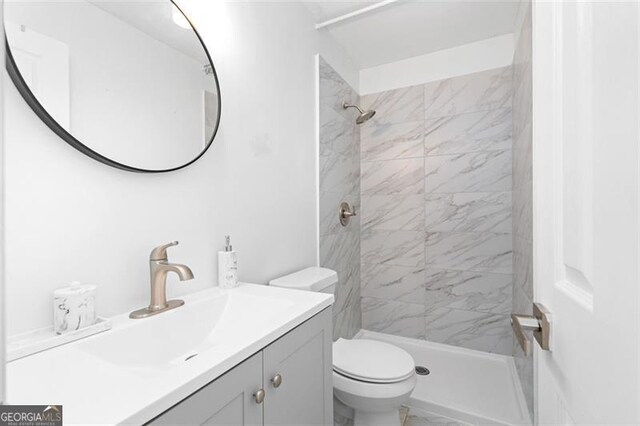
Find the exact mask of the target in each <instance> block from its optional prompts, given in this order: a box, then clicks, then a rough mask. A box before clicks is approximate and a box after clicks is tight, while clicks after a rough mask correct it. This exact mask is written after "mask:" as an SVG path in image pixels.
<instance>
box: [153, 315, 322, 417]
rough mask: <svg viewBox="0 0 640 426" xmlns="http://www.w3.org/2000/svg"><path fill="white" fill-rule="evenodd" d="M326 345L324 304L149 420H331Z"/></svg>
mask: <svg viewBox="0 0 640 426" xmlns="http://www.w3.org/2000/svg"><path fill="white" fill-rule="evenodd" d="M331 348H332V336H331V309H330V308H329V309H325V310H324V311H322V312H320V313H319V314H317V315H316V316H314V317H313V318H311V319H309V320H307V321H306V322H304V323H303V324H301V325H299V326H298V327H296V328H295V329H293V330H291V331H290V332H289V333H287V334H285V335H284V336H282V337H281V338H279V339H278V340H276V341H274V342H273V343H271V344H270V345H268V346H267V347H265V348H264V349H263V350H261V351H260V352H258V353H256V354H255V355H253V356H252V357H250V358H248V359H247V360H245V361H243V362H242V363H240V364H238V365H237V366H236V367H234V368H233V369H231V370H229V371H227V372H226V373H225V374H224V375H222V376H220V377H219V378H218V379H216V380H214V381H213V382H211V383H209V384H208V385H206V386H205V387H203V388H202V389H200V390H199V391H197V392H195V393H194V394H192V395H191V396H189V397H188V398H186V399H185V400H183V401H182V402H180V403H178V404H177V405H175V406H174V407H172V408H170V409H169V410H168V411H166V412H164V413H163V414H161V415H160V416H158V417H156V418H155V419H153V420H152V421H151V422H149V423H148V425H214V426H223V425H224V426H241V425H305V426H311V425H313V426H316V425H317V426H320V425H333V383H332V369H333V368H332V366H333V362H332V352H331V350H332V349H331ZM258 391H263V392H264V394H263V395H264V398H263V400H262V401H258V400H259V399H260V398H258V400H257V399H256V393H257V392H258Z"/></svg>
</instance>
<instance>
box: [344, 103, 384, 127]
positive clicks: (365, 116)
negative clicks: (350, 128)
mask: <svg viewBox="0 0 640 426" xmlns="http://www.w3.org/2000/svg"><path fill="white" fill-rule="evenodd" d="M342 108H344V109H347V108H355V109H357V110H358V111H359V112H360V115H358V117H357V118H356V124H362V123H364V122H365V121H369V120H370V119H371V118H372V117H373V116H374V115H376V112H375V111H374V110H372V109H368V110H366V111H363V110H362V108H360V107H359V106H358V105H349V104H348V103H346V102H343V103H342Z"/></svg>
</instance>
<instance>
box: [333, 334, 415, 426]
mask: <svg viewBox="0 0 640 426" xmlns="http://www.w3.org/2000/svg"><path fill="white" fill-rule="evenodd" d="M415 386H416V372H415V363H414V360H413V358H412V357H411V355H409V354H408V353H407V352H406V351H404V350H403V349H400V348H398V347H396V346H394V345H391V344H389V343H384V342H379V341H375V340H366V339H354V340H348V339H338V340H337V341H336V342H334V344H333V392H334V395H335V396H336V398H338V400H340V402H342V403H343V404H345V405H347V406H349V407H351V408H353V409H354V419H353V421H354V425H355V426H369V425H388V426H400V412H399V410H400V407H401V406H402V404H404V403H405V402H407V401H408V399H409V396H410V395H411V392H413V389H414V387H415Z"/></svg>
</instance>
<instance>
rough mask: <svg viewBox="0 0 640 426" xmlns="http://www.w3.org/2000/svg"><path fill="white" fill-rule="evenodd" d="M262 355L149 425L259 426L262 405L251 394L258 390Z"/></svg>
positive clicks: (204, 388)
mask: <svg viewBox="0 0 640 426" xmlns="http://www.w3.org/2000/svg"><path fill="white" fill-rule="evenodd" d="M261 372H262V352H258V353H257V354H255V355H253V356H252V357H251V358H249V359H247V360H245V361H244V362H243V363H242V364H239V365H238V366H236V367H235V368H233V370H230V371H228V372H226V373H225V374H224V375H222V376H221V377H219V378H218V379H216V380H215V381H213V382H211V383H209V384H208V385H207V386H205V387H203V388H202V389H200V390H199V391H197V392H196V393H194V394H193V395H191V396H189V397H188V398H187V399H185V400H183V401H182V402H180V403H179V404H177V405H176V406H174V407H173V408H171V409H170V410H169V411H166V412H165V413H163V414H161V415H160V416H159V417H156V418H155V419H154V420H152V421H151V422H149V423H148V424H149V425H174V426H175V425H225V426H231V425H234V426H235V425H237V426H244V425H247V426H248V425H261V424H262V405H260V404H256V402H255V400H254V396H253V394H254V393H255V392H256V391H257V390H258V389H260V386H261V380H260V378H259V376H258V375H259V374H260V373H261Z"/></svg>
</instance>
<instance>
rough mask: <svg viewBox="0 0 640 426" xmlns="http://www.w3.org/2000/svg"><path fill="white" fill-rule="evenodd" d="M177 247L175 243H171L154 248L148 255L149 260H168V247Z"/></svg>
mask: <svg viewBox="0 0 640 426" xmlns="http://www.w3.org/2000/svg"><path fill="white" fill-rule="evenodd" d="M177 245H178V242H177V241H171V242H170V243H167V244H163V245H161V246H158V247H156V248H154V249H153V250H152V251H151V254H150V255H149V260H168V259H169V258H168V257H167V249H168V248H169V247H173V246H177Z"/></svg>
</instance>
